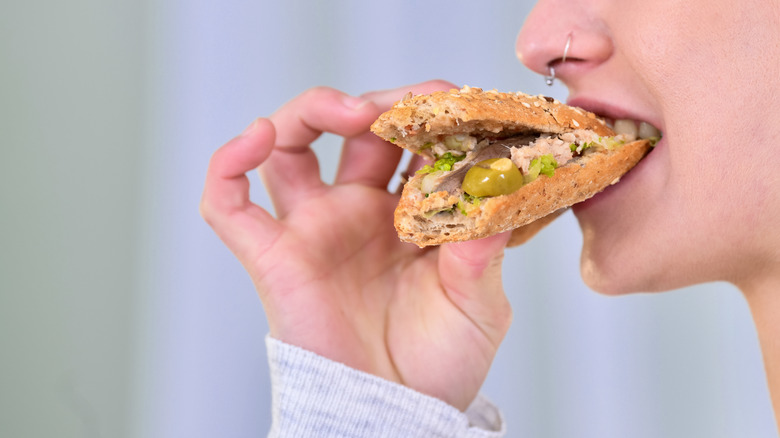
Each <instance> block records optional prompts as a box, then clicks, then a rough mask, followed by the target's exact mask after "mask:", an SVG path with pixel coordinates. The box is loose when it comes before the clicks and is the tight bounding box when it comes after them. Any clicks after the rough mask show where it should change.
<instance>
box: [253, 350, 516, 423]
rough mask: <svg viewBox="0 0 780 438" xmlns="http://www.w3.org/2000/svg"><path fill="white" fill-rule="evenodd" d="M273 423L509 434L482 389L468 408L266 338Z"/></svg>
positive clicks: (496, 410)
mask: <svg viewBox="0 0 780 438" xmlns="http://www.w3.org/2000/svg"><path fill="white" fill-rule="evenodd" d="M266 346H267V349H268V360H269V363H270V369H271V386H272V404H273V413H272V415H273V424H272V425H271V431H270V433H269V435H268V436H269V437H271V438H287V437H345V438H363V437H405V438H406V437H442V438H443V437H448V438H449V437H458V438H461V437H462V438H494V437H501V436H503V435H504V433H505V426H504V421H503V418H502V416H501V413H500V412H499V411H498V409H497V408H496V407H495V406H494V405H493V404H491V403H490V402H489V401H488V400H487V399H485V398H484V397H482V396H479V397H477V399H476V400H474V402H473V403H472V404H471V406H470V407H469V408H468V409H467V410H466V412H465V413H464V412H460V411H459V410H458V409H456V408H455V407H453V406H450V405H448V404H447V403H445V402H443V401H441V400H439V399H436V398H433V397H430V396H427V395H425V394H422V393H419V392H416V391H414V390H412V389H410V388H407V387H405V386H403V385H399V384H397V383H394V382H390V381H387V380H384V379H381V378H379V377H376V376H374V375H371V374H368V373H364V372H361V371H358V370H355V369H353V368H350V367H347V366H346V365H343V364H341V363H338V362H334V361H332V360H330V359H327V358H324V357H322V356H319V355H317V354H314V353H312V352H310V351H307V350H304V349H301V348H299V347H295V346H293V345H289V344H285V343H283V342H281V341H279V340H276V339H273V338H271V337H270V336H268V337H267V338H266Z"/></svg>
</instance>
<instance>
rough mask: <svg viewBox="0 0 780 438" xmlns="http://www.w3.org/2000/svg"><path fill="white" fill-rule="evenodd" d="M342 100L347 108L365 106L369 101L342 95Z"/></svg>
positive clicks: (355, 108)
mask: <svg viewBox="0 0 780 438" xmlns="http://www.w3.org/2000/svg"><path fill="white" fill-rule="evenodd" d="M342 102H343V103H344V106H346V107H347V108H350V109H353V110H359V109H361V108H363V107H364V106H366V105H367V104H368V102H370V101H369V100H366V99H363V98H362V97H355V96H344V98H343V99H342Z"/></svg>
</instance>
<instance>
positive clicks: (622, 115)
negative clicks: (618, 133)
mask: <svg viewBox="0 0 780 438" xmlns="http://www.w3.org/2000/svg"><path fill="white" fill-rule="evenodd" d="M567 104H568V105H571V106H576V107H579V108H582V109H584V110H586V111H590V112H592V113H594V114H596V115H598V116H599V117H602V118H604V119H607V120H608V121H611V122H614V121H615V120H621V119H625V120H634V121H637V122H646V123H649V124H650V125H652V126H654V127H656V128H658V129H659V130H660V131H661V132H663V130H664V129H663V126H661V124H660V122H659V121H658V120H653V119H652V118H650V117H647V116H643V115H641V114H637V113H635V112H633V111H631V110H629V109H627V108H625V107H623V106H620V105H616V104H612V103H610V102H606V101H603V100H598V99H590V98H586V97H579V96H577V97H573V98H571V99H569V100H568V102H567Z"/></svg>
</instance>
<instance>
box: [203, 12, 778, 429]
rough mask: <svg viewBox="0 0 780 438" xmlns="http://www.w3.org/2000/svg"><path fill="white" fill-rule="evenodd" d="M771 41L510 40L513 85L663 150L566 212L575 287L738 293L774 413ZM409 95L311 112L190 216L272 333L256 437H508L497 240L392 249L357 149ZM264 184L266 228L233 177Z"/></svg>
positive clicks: (540, 20)
mask: <svg viewBox="0 0 780 438" xmlns="http://www.w3.org/2000/svg"><path fill="white" fill-rule="evenodd" d="M778 41H780V5H778V4H777V2H774V1H771V0H763V1H759V0H751V1H748V2H747V3H744V2H743V3H741V4H740V5H739V7H738V8H737V7H735V6H734V4H733V3H732V2H727V1H725V0H716V1H707V2H704V1H685V2H683V1H676V0H662V1H658V2H642V1H639V0H626V1H620V2H618V1H614V0H613V1H607V0H578V1H571V0H542V1H540V2H539V3H538V4H537V6H536V8H535V9H534V11H533V12H532V14H531V15H530V16H529V17H528V20H527V22H526V24H525V26H524V28H523V30H522V32H521V33H520V35H519V37H518V40H517V51H518V56H519V57H520V58H521V60H522V61H523V63H525V64H526V65H527V66H528V67H529V68H531V69H532V70H534V71H536V72H538V73H540V74H542V75H546V76H547V75H551V73H553V72H554V75H555V79H556V80H560V81H562V82H563V83H565V84H566V85H567V86H568V87H569V91H570V97H569V103H571V104H573V105H577V106H581V107H584V108H586V109H589V110H591V111H594V112H596V113H599V114H602V115H604V116H606V117H608V118H612V119H632V120H636V121H644V122H647V123H650V124H651V125H653V126H655V127H657V128H659V129H660V130H661V131H662V132H663V139H662V140H661V141H660V142H659V143H658V145H657V146H656V148H655V150H654V152H653V153H652V154H650V155H649V156H648V157H647V158H646V159H645V160H643V162H642V163H640V165H639V166H638V167H637V168H636V169H634V171H632V172H631V173H630V174H629V175H628V176H627V177H625V178H624V180H623V181H622V182H621V183H620V184H618V185H616V186H614V187H612V188H611V189H609V190H607V191H606V192H604V193H603V194H601V195H599V196H597V197H595V198H593V199H592V200H590V201H588V202H586V203H583V204H581V205H579V206H577V207H576V208H575V209H574V211H575V214H576V215H577V218H578V220H579V222H580V225H581V227H582V231H583V236H584V243H583V257H582V266H581V268H582V275H583V278H584V279H585V281H586V282H587V283H588V284H589V285H590V286H591V287H592V288H594V289H595V290H597V291H600V292H603V293H609V294H624V293H630V292H638V291H661V290H668V289H673V288H678V287H682V286H686V285H691V284H696V283H701V282H708V281H716V280H723V281H729V282H731V283H733V284H735V285H737V286H738V287H739V288H740V289H741V290H742V291H743V293H744V295H745V297H746V299H747V301H748V303H749V305H750V308H751V311H752V313H753V316H754V319H755V322H756V326H757V329H758V333H759V337H760V341H761V345H762V349H763V352H764V358H765V364H766V368H767V374H768V380H769V384H770V389H771V393H772V395H773V401H774V404H775V406H780V400H778V397H780V347H778V346H777V345H775V344H776V343H777V341H776V339H779V338H777V337H776V336H777V335H776V333H777V334H780V323H777V322H775V321H780V317H778V316H780V297H777V296H775V294H776V293H775V291H776V290H778V289H780V251H778V248H780V231H776V229H775V224H774V222H775V218H776V217H779V216H780V177H778V176H776V175H775V170H774V169H775V168H776V167H777V165H778V164H780V163H778V161H780V158H778V155H777V154H773V153H772V151H773V149H774V145H773V144H772V143H773V142H774V140H773V139H774V138H777V137H778V134H780V122H778V120H780V99H778V91H780V81H778V78H780V43H778ZM564 53H565V55H566V56H565V59H563V58H564ZM452 86H453V85H452V84H447V83H443V82H438V81H437V82H429V83H425V84H420V85H418V86H416V87H413V91H414V92H415V93H423V92H430V91H433V90H436V89H447V88H451V87H452ZM408 90H409V87H405V88H403V89H399V90H396V91H383V92H375V93H368V94H366V95H363V96H360V97H352V96H347V95H344V94H343V93H340V92H338V91H336V90H332V89H326V88H318V89H313V90H310V91H308V92H306V93H304V94H302V95H300V96H298V97H297V98H295V99H294V100H292V101H291V102H290V103H288V104H287V105H285V106H283V107H282V108H280V109H279V110H278V111H277V112H276V113H274V114H273V115H272V116H271V117H270V118H268V119H258V120H257V121H256V122H255V123H253V124H252V125H251V126H250V127H249V128H247V130H246V131H245V132H244V133H243V134H242V135H241V136H239V137H237V138H235V139H233V140H232V141H230V142H229V143H228V144H226V145H225V146H223V147H222V148H221V149H220V150H219V151H217V152H216V153H215V155H214V157H213V159H212V162H211V165H210V168H209V173H208V176H207V181H206V187H205V190H204V195H203V202H202V212H203V215H204V217H205V218H206V220H207V221H208V222H209V223H210V224H211V225H212V226H213V228H214V230H215V231H216V232H217V234H219V236H220V237H221V238H222V239H223V240H224V241H225V243H226V244H227V245H228V246H229V247H230V248H231V250H232V251H233V252H234V253H235V254H236V256H237V257H238V259H239V260H240V261H241V262H242V263H243V265H244V266H245V268H246V269H247V271H248V272H249V274H250V275H251V277H252V279H253V281H254V284H255V286H256V288H257V290H258V293H259V295H260V298H261V299H262V301H263V304H264V307H265V309H266V313H267V316H268V321H269V325H270V329H271V333H270V337H269V340H268V346H269V356H270V358H271V362H272V365H273V368H272V378H273V382H274V397H275V398H274V403H275V408H274V409H275V416H274V425H273V430H272V434H277V435H289V436H304V435H316V436H329V435H330V436H345V435H346V436H383V435H384V436H494V435H495V436H498V435H501V434H502V433H503V430H504V424H503V421H502V420H501V418H500V416H499V415H498V413H497V410H496V409H495V408H494V407H492V406H490V405H489V404H488V403H487V402H485V401H484V400H482V399H481V398H479V397H478V394H477V391H478V389H479V387H480V386H481V384H482V382H483V380H484V379H485V376H486V375H487V371H488V369H489V367H490V364H491V361H492V359H493V357H494V355H495V353H496V349H497V348H498V345H499V343H500V342H501V340H502V338H503V336H504V334H505V333H506V330H507V329H508V326H509V323H510V320H511V311H510V310H509V306H508V304H507V300H506V297H505V296H504V292H503V289H502V286H501V260H502V254H503V247H504V244H505V242H506V239H507V237H508V236H506V235H500V236H494V237H492V238H489V239H485V240H481V241H475V242H465V243H460V244H451V245H444V246H442V247H440V248H438V249H434V250H429V251H420V250H418V249H417V248H415V247H412V246H410V245H406V244H401V243H399V242H398V240H397V237H396V235H395V231H394V230H393V227H392V224H391V217H392V210H393V208H394V206H395V203H396V202H397V196H396V195H394V194H391V193H388V191H387V190H386V186H387V183H388V181H389V180H390V178H391V176H392V174H393V172H394V170H395V167H396V164H397V162H398V160H399V158H400V149H398V148H396V147H394V146H392V145H388V144H384V143H383V142H381V141H380V140H378V139H377V138H376V137H374V136H373V135H372V134H370V133H368V132H367V128H368V126H369V124H370V123H371V122H372V121H373V120H374V119H375V118H376V117H377V116H378V115H379V114H380V113H381V112H382V111H383V110H385V109H387V108H389V106H390V105H391V104H392V103H393V102H394V101H395V100H398V99H399V98H400V97H401V95H402V94H404V93H406V92H407V91H408ZM767 90H768V91H767ZM322 132H332V133H335V134H338V135H342V136H344V137H345V138H346V140H345V148H344V152H343V155H342V160H341V163H340V167H339V171H338V174H337V177H336V182H335V184H334V185H333V186H327V185H325V184H324V183H323V182H322V181H321V179H320V177H319V174H318V166H317V160H316V157H315V156H314V153H313V152H312V151H311V149H310V148H309V144H310V143H311V142H312V141H313V140H314V139H315V138H316V137H317V136H318V135H319V134H320V133H322ZM413 165H414V164H413ZM258 166H259V167H260V173H261V175H262V177H263V180H264V183H265V186H266V189H267V190H268V192H269V194H270V196H271V198H272V201H273V203H274V207H275V210H276V218H274V217H273V216H271V214H269V213H268V212H266V211H264V210H262V209H260V208H259V207H257V206H255V205H253V204H252V203H251V202H250V201H249V180H248V179H247V177H246V176H245V174H246V173H247V172H248V171H250V170H252V169H254V168H256V167H258ZM343 205H349V206H350V207H349V208H343V207H342V206H343ZM298 347H300V348H298ZM328 359H330V360H332V361H330V360H328ZM342 364H344V365H347V366H348V367H345V366H343V365H342ZM375 376H378V377H379V378H376V377H375ZM397 384H401V385H397ZM461 412H465V413H463V414H462V413H461Z"/></svg>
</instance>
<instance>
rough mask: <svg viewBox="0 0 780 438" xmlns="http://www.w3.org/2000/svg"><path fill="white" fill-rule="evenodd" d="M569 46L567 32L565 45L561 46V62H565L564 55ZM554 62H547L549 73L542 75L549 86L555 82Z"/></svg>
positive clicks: (569, 41)
mask: <svg viewBox="0 0 780 438" xmlns="http://www.w3.org/2000/svg"><path fill="white" fill-rule="evenodd" d="M569 46H571V32H569V36H568V38H566V45H565V46H564V47H563V56H562V57H561V64H563V63H564V62H566V56H567V55H568V54H569ZM554 62H555V61H551V62H550V63H549V64H547V70H548V71H549V72H550V74H549V75H548V76H545V77H544V82H545V83H546V84H547V85H548V86H550V87H552V84H553V83H555V67H553V63H554Z"/></svg>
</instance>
